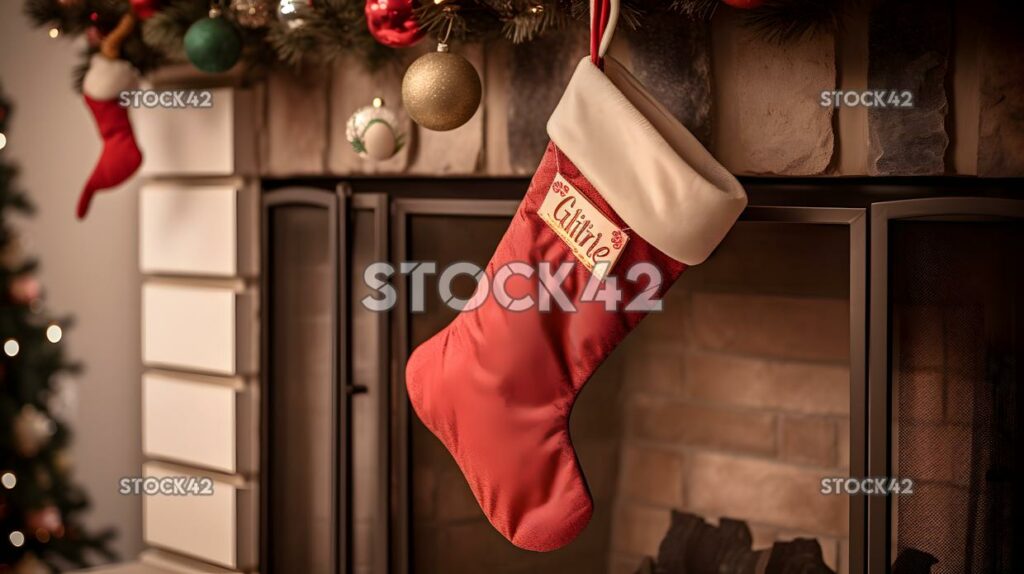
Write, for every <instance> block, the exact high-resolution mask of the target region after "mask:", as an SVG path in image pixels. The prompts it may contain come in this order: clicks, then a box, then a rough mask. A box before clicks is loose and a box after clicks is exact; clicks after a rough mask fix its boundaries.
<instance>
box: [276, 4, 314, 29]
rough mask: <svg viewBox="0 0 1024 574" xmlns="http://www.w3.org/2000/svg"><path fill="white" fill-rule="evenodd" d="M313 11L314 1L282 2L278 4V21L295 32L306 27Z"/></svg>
mask: <svg viewBox="0 0 1024 574" xmlns="http://www.w3.org/2000/svg"><path fill="white" fill-rule="evenodd" d="M312 11H313V0H280V2H278V4H277V19H278V21H280V22H281V23H283V24H285V25H287V26H288V28H289V29H291V30H294V29H296V28H301V27H303V26H305V25H306V18H309V16H310V14H311V13H312Z"/></svg>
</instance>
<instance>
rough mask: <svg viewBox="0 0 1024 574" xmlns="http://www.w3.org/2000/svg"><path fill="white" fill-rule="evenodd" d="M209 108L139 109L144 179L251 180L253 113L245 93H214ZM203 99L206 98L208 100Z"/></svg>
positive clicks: (136, 119) (135, 116)
mask: <svg viewBox="0 0 1024 574" xmlns="http://www.w3.org/2000/svg"><path fill="white" fill-rule="evenodd" d="M210 94H211V96H210V106H209V107H189V108H163V107H153V108H139V109H138V110H136V111H135V112H134V114H133V118H132V119H133V121H134V124H135V126H136V132H137V133H138V136H139V147H140V148H141V149H142V150H144V153H145V161H144V162H143V164H142V173H143V174H144V175H149V176H182V175H205V176H222V175H235V174H249V173H252V172H254V171H255V169H254V167H255V146H256V141H255V138H253V137H251V132H252V131H253V130H254V129H255V124H256V118H257V117H258V116H257V114H256V113H255V109H254V107H255V106H256V105H258V104H257V99H256V98H255V97H254V94H252V93H250V92H246V91H244V90H233V89H230V88H218V89H214V90H210ZM204 97H205V96H204Z"/></svg>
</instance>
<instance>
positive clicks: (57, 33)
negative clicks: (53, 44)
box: [50, 28, 60, 38]
mask: <svg viewBox="0 0 1024 574" xmlns="http://www.w3.org/2000/svg"><path fill="white" fill-rule="evenodd" d="M57 36H60V30H58V29H57V28H50V37H51V38H56V37H57Z"/></svg>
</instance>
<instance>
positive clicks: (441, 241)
mask: <svg viewBox="0 0 1024 574" xmlns="http://www.w3.org/2000/svg"><path fill="white" fill-rule="evenodd" d="M507 223H508V217H507V216H504V215H502V216H466V215H463V216H449V215H436V214H422V215H415V216H412V217H411V218H410V220H409V222H408V225H407V228H408V230H409V231H408V233H409V239H408V245H409V252H408V255H409V258H410V259H412V260H430V261H437V262H438V267H439V268H442V267H443V266H444V265H447V264H449V263H454V262H456V261H471V262H474V263H476V264H481V265H482V264H484V263H486V262H487V260H488V259H489V258H490V255H491V253H492V251H493V249H494V247H495V245H497V243H498V241H499V240H500V238H501V236H502V234H503V233H504V231H505V228H506V226H507ZM849 243H850V242H849V232H848V230H847V229H846V227H845V226H840V225H804V224H796V223H767V222H741V223H739V224H738V225H737V226H736V228H735V229H734V230H733V232H732V233H731V234H730V235H729V237H728V238H727V239H726V240H725V242H724V243H723V244H722V245H721V246H720V247H719V249H718V250H717V251H716V253H715V254H714V256H713V257H712V258H711V259H709V260H708V261H707V262H706V263H704V264H703V265H700V266H697V267H694V268H692V269H689V270H687V271H686V272H685V273H684V274H683V277H682V278H681V279H680V280H679V282H678V283H677V284H676V285H675V286H674V287H673V288H672V289H671V290H670V291H669V294H668V295H667V297H666V299H665V303H664V311H662V312H660V313H653V314H651V315H650V316H649V317H648V318H646V319H645V320H644V322H643V323H641V325H640V327H639V328H638V329H637V330H636V331H635V332H634V333H633V334H632V335H631V336H630V337H629V338H628V339H627V340H626V341H625V342H624V343H623V344H622V345H621V346H620V347H619V348H618V349H617V350H616V351H615V352H614V353H613V354H612V356H611V357H610V358H609V360H608V361H607V362H606V363H605V364H604V365H602V367H601V368H600V369H599V370H598V371H597V373H596V374H595V375H594V377H593V378H592V379H591V380H590V381H589V382H588V383H587V385H586V387H585V388H584V390H583V392H582V394H581V395H580V398H579V400H578V402H577V404H576V406H575V409H574V411H573V414H572V417H571V420H570V428H571V434H572V439H573V444H574V446H575V448H576V450H577V452H578V455H579V461H580V464H581V466H582V468H583V471H584V474H585V475H586V477H587V481H588V485H589V487H590V489H591V492H592V494H593V497H594V504H595V514H594V517H593V519H592V521H591V523H590V525H589V526H588V527H587V529H586V530H585V531H584V533H583V534H582V535H581V536H580V537H579V538H578V539H577V540H575V541H574V542H572V543H570V544H569V545H568V546H566V547H565V548H563V549H561V550H558V551H555V552H551V553H546V554H538V553H533V552H527V551H523V550H519V549H517V548H515V547H513V546H511V545H510V544H508V542H507V541H505V540H504V539H503V538H502V537H501V536H500V535H499V534H498V533H497V532H496V531H495V530H494V529H493V528H491V527H490V525H489V524H488V523H487V520H486V518H485V517H484V515H483V513H482V512H481V511H480V509H479V507H478V505H477V503H476V501H475V500H474V498H473V496H472V494H471V492H470V490H469V487H468V485H467V484H466V481H465V479H464V478H463V477H462V475H461V473H460V472H459V469H458V467H457V466H456V464H455V462H454V460H453V459H452V457H451V456H450V455H449V454H448V453H447V451H446V450H445V449H444V447H443V445H442V444H441V443H440V442H439V441H438V440H437V439H436V438H435V437H434V436H433V435H432V434H431V433H430V432H429V431H428V430H427V429H426V428H425V427H424V426H423V425H422V424H421V423H420V422H419V421H418V419H416V418H415V417H414V416H413V417H411V418H410V429H411V432H410V458H411V463H410V469H409V476H410V479H409V480H410V486H411V491H412V492H411V501H412V504H411V507H412V508H411V521H410V527H411V542H410V562H409V563H410V571H411V572H415V573H426V572H445V573H454V574H457V573H460V572H467V573H469V572H473V573H477V572H481V571H487V572H492V573H494V574H505V573H508V574H515V573H521V572H564V573H581V574H583V573H586V574H592V573H595V572H611V573H620V572H621V573H627V572H628V573H632V572H635V571H636V570H637V569H638V568H639V567H640V565H641V563H642V562H643V561H644V559H645V557H648V556H650V557H654V556H657V555H658V551H659V545H660V544H661V541H662V539H663V538H664V537H665V535H666V533H667V532H668V530H669V527H670V523H671V521H672V516H673V512H687V513H691V514H693V515H694V516H699V517H701V518H702V519H705V520H707V521H709V523H710V524H714V525H718V524H720V523H721V522H722V521H723V520H725V521H726V523H728V522H729V521H730V519H734V520H740V521H744V522H745V523H746V524H747V525H748V526H749V528H750V529H751V532H752V540H751V543H752V545H753V548H755V549H768V548H771V546H772V544H773V543H774V542H775V541H782V540H792V539H795V538H809V539H812V540H813V541H815V542H816V543H817V544H819V545H820V547H821V548H822V558H821V560H822V563H823V565H828V567H830V568H832V569H833V570H836V571H845V570H843V569H844V568H845V564H846V559H845V553H847V552H848V545H847V535H848V531H849V509H848V507H849V500H848V498H847V497H845V496H839V495H823V494H821V492H820V482H821V479H822V478H825V477H833V476H836V477H842V476H847V474H848V472H849V459H850V454H849V442H850V440H849V436H850V369H849V343H850V339H849V314H850V311H849V303H848V297H849V283H850V279H849V268H850V260H849V250H850V245H849ZM463 279H465V278H463ZM472 289H473V283H472V281H471V280H466V281H464V282H462V283H461V284H459V283H457V284H456V295H457V296H459V297H466V296H468V295H470V294H471V292H472ZM454 315H455V312H454V311H452V310H451V309H449V308H448V307H447V306H445V305H443V304H442V302H441V301H440V300H439V299H438V298H437V297H428V298H427V301H426V310H425V312H423V313H413V314H411V315H410V316H409V329H410V345H409V348H410V349H411V348H414V347H415V346H416V345H417V344H419V343H420V342H421V341H423V340H425V339H426V338H428V337H430V336H431V335H433V334H434V333H435V332H437V331H438V330H439V329H441V328H442V327H444V326H445V325H446V324H447V323H448V322H449V321H450V320H451V319H452V318H454Z"/></svg>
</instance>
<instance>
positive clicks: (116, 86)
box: [82, 54, 136, 102]
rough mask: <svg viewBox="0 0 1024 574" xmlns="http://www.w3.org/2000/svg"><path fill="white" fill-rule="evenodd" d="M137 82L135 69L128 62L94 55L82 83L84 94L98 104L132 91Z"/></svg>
mask: <svg viewBox="0 0 1024 574" xmlns="http://www.w3.org/2000/svg"><path fill="white" fill-rule="evenodd" d="M135 81H136V78H135V68H133V67H132V65H131V64H129V63H128V62H126V61H124V60H112V59H110V58H108V57H106V56H104V55H103V54H93V56H92V58H91V59H90V60H89V71H87V72H86V73H85V81H83V82H82V93H83V94H85V95H87V96H89V97H90V98H92V99H94V100H96V101H98V102H106V101H110V100H114V99H117V98H118V96H119V94H120V93H121V92H123V91H125V90H128V89H131V88H132V87H133V86H135Z"/></svg>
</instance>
